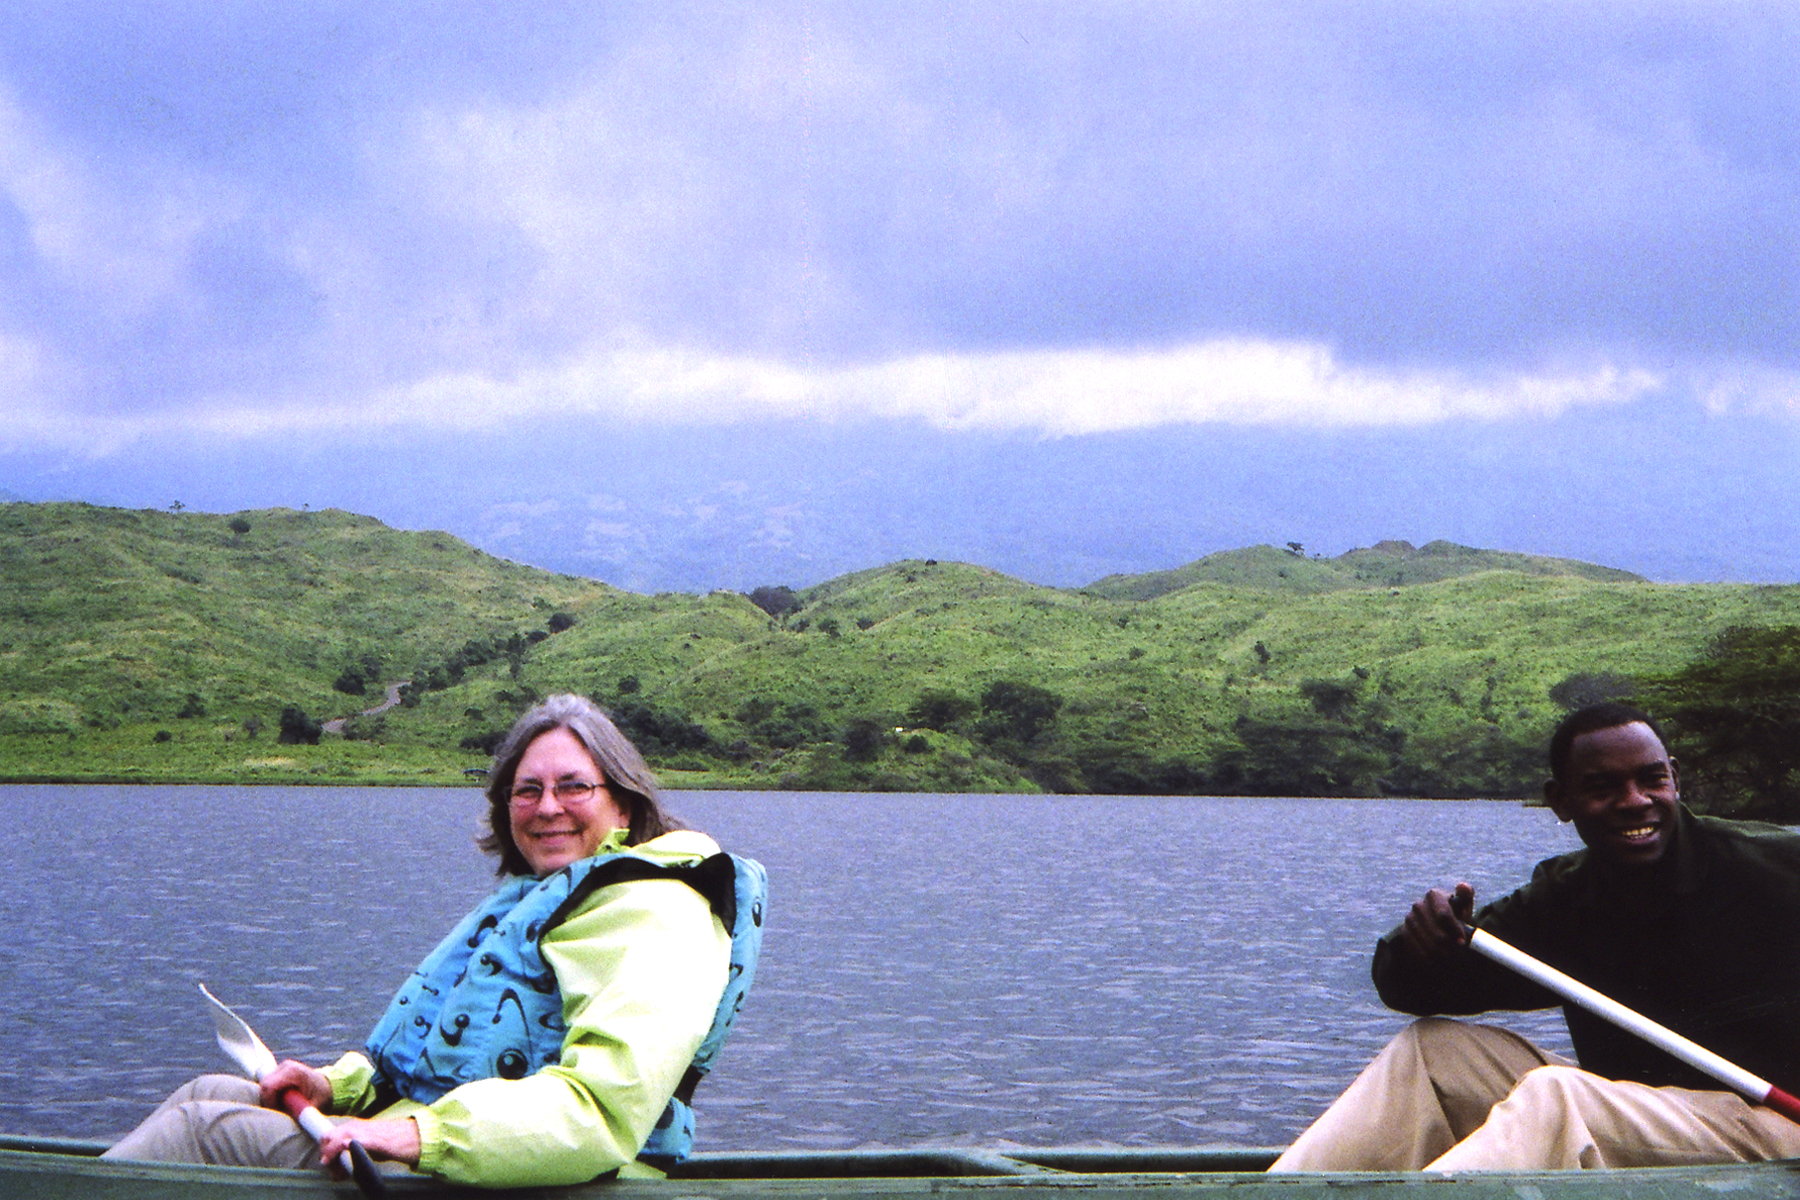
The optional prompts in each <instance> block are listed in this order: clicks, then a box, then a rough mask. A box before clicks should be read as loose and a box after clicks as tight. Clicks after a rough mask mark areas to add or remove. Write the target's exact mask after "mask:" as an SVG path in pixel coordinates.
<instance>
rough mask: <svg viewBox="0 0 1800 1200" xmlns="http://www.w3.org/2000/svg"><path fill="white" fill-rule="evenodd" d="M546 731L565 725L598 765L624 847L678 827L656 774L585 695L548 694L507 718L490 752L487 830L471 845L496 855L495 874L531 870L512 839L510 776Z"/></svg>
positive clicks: (564, 727)
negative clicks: (621, 823)
mask: <svg viewBox="0 0 1800 1200" xmlns="http://www.w3.org/2000/svg"><path fill="white" fill-rule="evenodd" d="M552 729H567V730H568V731H569V732H570V733H572V734H574V735H575V737H576V738H577V739H578V740H579V741H580V742H581V744H582V746H583V747H584V748H585V749H586V750H587V752H588V757H589V758H592V759H593V760H594V765H595V766H596V767H598V768H600V776H601V780H600V781H601V782H602V783H604V784H606V787H607V790H608V791H609V792H611V793H612V797H613V800H614V801H616V802H617V803H618V805H619V807H620V808H622V809H624V810H625V814H626V816H627V818H628V819H629V821H630V830H629V832H628V833H627V834H626V836H625V844H626V845H628V846H636V845H638V844H639V843H642V842H647V841H649V840H650V839H651V838H656V837H661V836H662V835H663V834H665V833H668V832H669V831H670V830H672V829H680V828H682V825H681V823H680V822H679V821H676V820H675V819H674V818H672V817H670V816H669V815H668V814H667V813H665V812H664V811H663V808H662V801H661V797H660V793H659V789H658V788H657V785H656V776H655V775H653V774H652V773H651V771H650V766H649V764H648V763H646V762H645V761H644V756H643V755H642V754H639V753H638V748H637V747H636V746H633V745H632V744H631V742H630V740H629V739H628V738H626V736H625V735H624V734H622V733H620V732H619V727H618V726H617V725H614V724H613V723H612V719H611V718H610V717H608V716H607V715H606V714H605V713H604V712H602V711H601V710H600V706H599V705H597V704H595V703H594V702H593V701H592V700H589V699H588V698H587V697H586V696H575V695H569V694H567V693H565V694H563V695H560V696H551V697H550V698H549V699H547V700H545V701H544V702H543V703H542V704H539V705H538V706H537V707H535V708H533V709H531V710H529V711H528V712H526V713H525V715H523V716H521V717H520V718H519V719H518V720H517V721H515V722H513V727H512V729H511V730H509V731H508V732H507V735H506V738H505V739H504V740H503V741H502V742H501V743H500V748H499V749H498V750H496V751H495V752H494V765H493V766H492V767H490V768H489V769H488V781H487V798H488V833H487V834H486V835H485V836H483V837H482V838H481V839H480V841H479V842H478V843H477V844H478V845H479V846H480V847H481V848H482V849H483V850H485V851H486V852H487V853H489V854H497V855H499V856H500V866H499V869H498V870H497V871H496V872H495V874H498V875H529V874H531V867H530V865H529V864H528V863H527V862H526V861H525V856H524V855H523V854H521V853H519V848H518V846H517V845H515V844H514V843H513V836H512V785H513V775H514V774H515V773H516V772H517V771H518V769H519V760H520V759H522V758H524V757H525V750H526V748H527V747H529V746H530V745H531V743H533V742H535V741H536V740H537V739H538V738H540V737H542V736H543V735H544V734H546V733H549V732H550V731H551V730H552Z"/></svg>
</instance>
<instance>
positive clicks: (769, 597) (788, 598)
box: [749, 587, 800, 621]
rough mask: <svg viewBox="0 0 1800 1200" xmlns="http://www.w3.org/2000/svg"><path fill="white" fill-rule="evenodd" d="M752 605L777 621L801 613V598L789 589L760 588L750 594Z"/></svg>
mask: <svg viewBox="0 0 1800 1200" xmlns="http://www.w3.org/2000/svg"><path fill="white" fill-rule="evenodd" d="M749 596H750V603H752V604H754V605H756V607H758V608H760V609H762V610H763V611H764V612H766V613H768V614H769V615H770V616H771V617H774V618H775V619H776V620H777V621H779V620H780V619H781V618H783V617H785V616H787V615H788V614H789V613H791V612H799V611H800V597H798V596H796V595H794V589H792V588H789V587H759V588H757V589H756V590H755V591H753V592H751V593H750V594H749Z"/></svg>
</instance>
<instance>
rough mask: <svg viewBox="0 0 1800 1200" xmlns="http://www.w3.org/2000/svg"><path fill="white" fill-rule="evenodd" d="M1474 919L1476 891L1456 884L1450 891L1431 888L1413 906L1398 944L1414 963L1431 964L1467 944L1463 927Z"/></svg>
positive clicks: (1407, 915) (1402, 927)
mask: <svg viewBox="0 0 1800 1200" xmlns="http://www.w3.org/2000/svg"><path fill="white" fill-rule="evenodd" d="M1474 916H1475V889H1474V888H1472V887H1470V886H1469V885H1468V884H1466V883H1459V884H1457V885H1456V887H1455V888H1454V889H1453V890H1451V891H1448V892H1446V891H1444V890H1443V889H1442V888H1432V889H1431V890H1430V891H1429V892H1426V893H1425V896H1424V898H1423V899H1421V900H1420V901H1419V902H1418V903H1416V904H1414V905H1413V906H1412V911H1411V912H1409V913H1407V914H1406V920H1405V922H1404V923H1403V924H1402V925H1401V926H1400V945H1401V946H1403V947H1404V948H1405V949H1406V953H1407V956H1408V957H1409V958H1412V959H1413V960H1414V961H1416V962H1421V963H1425V962H1432V961H1434V960H1437V959H1441V958H1443V957H1444V956H1445V955H1447V954H1452V953H1455V952H1456V951H1457V950H1460V949H1462V948H1463V947H1464V946H1466V945H1467V944H1468V941H1469V935H1468V934H1466V933H1464V932H1463V926H1464V924H1466V923H1467V922H1468V921H1469V920H1471V919H1472V918H1473V917H1474Z"/></svg>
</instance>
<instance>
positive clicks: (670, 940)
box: [325, 830, 731, 1187]
mask: <svg viewBox="0 0 1800 1200" xmlns="http://www.w3.org/2000/svg"><path fill="white" fill-rule="evenodd" d="M624 836H625V835H624V831H623V830H620V831H617V832H615V834H614V835H613V836H612V837H610V838H608V840H607V842H606V843H605V844H603V845H602V847H601V850H602V852H605V851H608V850H615V849H618V848H620V844H621V843H622V840H623V838H624ZM718 849H719V848H718V846H717V845H716V844H715V843H714V842H713V840H712V839H711V838H709V837H707V836H706V835H705V834H702V833H695V832H692V831H686V830H683V831H678V832H675V833H670V834H665V835H664V836H662V837H659V838H656V839H654V840H652V841H649V842H645V843H643V844H641V845H638V846H634V847H632V852H633V853H635V854H639V855H643V856H644V857H646V858H653V859H657V860H659V861H663V862H667V863H668V864H670V865H677V866H678V865H686V864H689V863H696V862H699V861H700V860H701V859H703V858H705V857H707V856H708V855H710V854H716V853H718ZM541 948H542V951H543V955H544V961H545V962H546V963H548V964H549V965H550V967H551V968H552V969H553V970H554V971H555V972H556V982H557V987H558V989H559V990H560V991H561V992H562V1000H563V1020H564V1022H565V1023H566V1024H567V1026H568V1034H567V1036H566V1037H565V1038H564V1040H563V1048H562V1060H561V1061H560V1062H559V1063H558V1064H557V1065H555V1066H552V1067H546V1068H544V1069H543V1070H541V1071H538V1072H536V1073H534V1074H531V1075H528V1076H526V1077H525V1078H523V1079H513V1080H507V1079H484V1080H480V1081H477V1082H475V1083H467V1084H464V1085H463V1086H461V1087H459V1088H456V1089H455V1090H454V1091H451V1092H449V1093H448V1094H446V1095H445V1096H443V1097H442V1098H441V1099H439V1100H438V1101H437V1102H436V1103H434V1104H431V1105H429V1106H426V1105H420V1104H417V1103H415V1102H413V1101H410V1100H401V1101H399V1102H398V1103H395V1104H392V1105H389V1106H388V1107H387V1108H384V1109H381V1110H380V1111H376V1112H371V1111H368V1110H369V1109H371V1108H372V1107H373V1106H374V1105H375V1104H376V1103H377V1101H376V1097H375V1090H374V1087H373V1085H372V1082H371V1080H372V1077H373V1075H374V1068H373V1067H372V1066H371V1065H370V1063H369V1060H368V1059H367V1058H365V1057H364V1056H363V1055H362V1054H361V1053H360V1052H353V1053H350V1054H346V1055H345V1056H344V1057H343V1058H341V1059H339V1060H338V1061H337V1062H336V1063H334V1064H332V1065H331V1066H330V1067H327V1068H326V1070H325V1075H326V1077H327V1078H328V1079H329V1080H330V1081H331V1087H332V1110H333V1111H334V1112H337V1113H341V1114H346V1115H355V1116H362V1117H371V1118H376V1119H380V1118H390V1117H391V1118H404V1117H411V1118H412V1119H413V1120H414V1121H416V1122H417V1123H418V1126H419V1142H420V1152H419V1167H418V1169H419V1170H420V1171H422V1172H424V1173H426V1174H430V1175H435V1176H437V1177H439V1178H441V1179H444V1180H447V1181H449V1182H451V1183H459V1184H469V1185H474V1186H477V1187H527V1186H546V1185H555V1184H568V1183H581V1182H584V1181H586V1180H589V1179H592V1178H594V1177H595V1176H597V1175H602V1174H605V1173H606V1172H608V1171H611V1170H613V1169H615V1168H618V1169H619V1170H620V1173H621V1174H622V1175H628V1176H629V1175H655V1174H657V1172H656V1171H654V1170H653V1169H652V1168H650V1167H648V1166H645V1165H644V1164H641V1163H639V1162H638V1161H637V1154H638V1150H639V1149H640V1148H642V1146H643V1144H644V1141H645V1140H646V1139H647V1138H648V1137H649V1136H650V1131H651V1129H652V1128H653V1127H654V1126H655V1124H656V1121H657V1118H659V1117H660V1116H661V1115H662V1112H663V1108H664V1106H665V1105H666V1104H667V1103H668V1101H669V1097H670V1096H671V1095H673V1094H674V1092H675V1087H676V1085H677V1084H678V1083H680V1082H681V1077H682V1074H683V1072H685V1071H686V1070H687V1066H688V1063H689V1062H690V1061H691V1060H692V1059H693V1057H694V1052H695V1051H696V1050H697V1049H698V1048H699V1046H700V1042H701V1040H702V1039H703V1038H705V1036H706V1032H707V1029H708V1028H709V1027H710V1026H711V1024H712V1018H713V1012H714V1010H715V1009H716V1008H717V1007H718V1003H719V996H720V995H721V993H723V991H724V989H725V979H726V972H727V965H728V962H729V959H730V954H731V934H730V932H729V931H728V930H726V929H725V927H724V925H723V924H722V923H721V922H720V921H719V919H718V918H717V917H716V916H714V915H713V911H712V908H711V906H710V905H708V904H707V902H706V900H705V898H703V897H702V896H701V895H700V894H699V893H698V892H696V891H694V889H693V888H691V887H688V886H687V885H686V884H685V883H681V882H678V881H676V880H667V879H647V880H637V881H633V882H629V883H620V884H613V885H611V886H609V887H603V888H600V889H598V890H597V891H595V892H594V894H593V895H592V896H591V897H589V899H588V900H587V902H586V903H585V904H584V905H583V906H582V907H580V908H579V909H577V910H576V911H575V912H574V914H572V915H571V916H570V917H569V918H568V919H566V920H565V921H563V922H562V924H560V925H558V926H557V927H556V928H554V929H552V930H551V931H550V932H549V933H547V934H545V935H544V938H543V941H542V943H541Z"/></svg>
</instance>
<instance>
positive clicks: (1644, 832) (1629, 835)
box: [1619, 825, 1662, 842]
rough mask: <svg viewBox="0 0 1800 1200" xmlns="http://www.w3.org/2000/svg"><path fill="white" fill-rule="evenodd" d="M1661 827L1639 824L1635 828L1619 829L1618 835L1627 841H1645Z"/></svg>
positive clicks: (1653, 835)
mask: <svg viewBox="0 0 1800 1200" xmlns="http://www.w3.org/2000/svg"><path fill="white" fill-rule="evenodd" d="M1661 828H1662V827H1661V826H1659V825H1639V826H1638V827H1637V828H1636V829H1621V830H1619V836H1620V837H1622V838H1624V839H1625V840H1626V841H1628V842H1647V841H1649V840H1650V839H1651V838H1653V837H1655V836H1656V835H1657V833H1658V831H1659V830H1660V829H1661Z"/></svg>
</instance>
